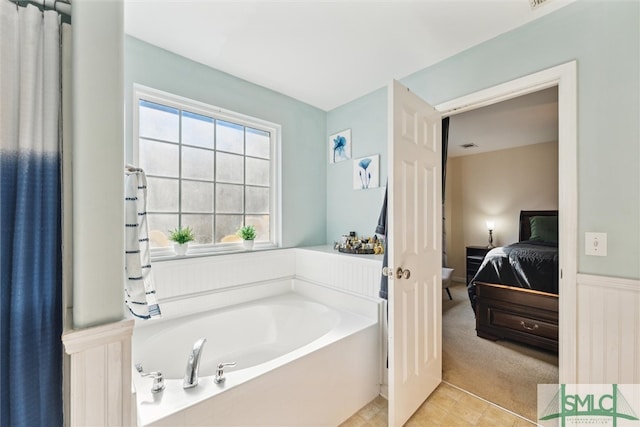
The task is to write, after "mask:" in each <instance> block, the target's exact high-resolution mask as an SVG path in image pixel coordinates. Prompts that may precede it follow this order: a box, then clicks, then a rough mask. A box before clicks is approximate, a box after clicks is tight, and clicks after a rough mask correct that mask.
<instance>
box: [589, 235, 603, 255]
mask: <svg viewBox="0 0 640 427" xmlns="http://www.w3.org/2000/svg"><path fill="white" fill-rule="evenodd" d="M584 237H585V238H584V253H585V254H586V255H594V256H607V233H592V232H587V233H585V236H584Z"/></svg>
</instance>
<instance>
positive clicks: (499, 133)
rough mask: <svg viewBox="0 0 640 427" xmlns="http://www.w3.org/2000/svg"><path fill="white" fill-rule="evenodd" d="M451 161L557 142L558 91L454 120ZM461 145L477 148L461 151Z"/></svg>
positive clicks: (494, 105)
mask: <svg viewBox="0 0 640 427" xmlns="http://www.w3.org/2000/svg"><path fill="white" fill-rule="evenodd" d="M449 120H450V122H449V145H448V150H447V154H448V155H449V157H457V156H464V155H469V154H479V153H486V152H489V151H496V150H504V149H506V148H516V147H522V146H525V145H532V144H539V143H542V142H552V141H557V140H558V88H557V87H551V88H549V89H545V90H542V91H539V92H534V93H531V94H528V95H525V96H520V97H518V98H513V99H510V100H507V101H502V102H500V103H497V104H493V105H490V106H488V107H483V108H479V109H477V110H471V111H468V112H465V113H460V114H456V115H453V116H451V118H450V119H449ZM462 144H475V145H476V146H475V147H471V148H466V149H465V148H462V147H461V145H462Z"/></svg>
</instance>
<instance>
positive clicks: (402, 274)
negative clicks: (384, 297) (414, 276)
mask: <svg viewBox="0 0 640 427" xmlns="http://www.w3.org/2000/svg"><path fill="white" fill-rule="evenodd" d="M396 277H397V278H398V279H408V278H409V277H411V271H409V269H408V268H407V269H405V270H403V269H402V267H398V270H397V271H396Z"/></svg>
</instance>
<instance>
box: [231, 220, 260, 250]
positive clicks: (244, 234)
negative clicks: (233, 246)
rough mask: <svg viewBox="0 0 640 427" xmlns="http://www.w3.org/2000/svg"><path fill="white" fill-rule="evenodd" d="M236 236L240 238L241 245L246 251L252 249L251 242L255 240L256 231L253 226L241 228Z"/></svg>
mask: <svg viewBox="0 0 640 427" xmlns="http://www.w3.org/2000/svg"><path fill="white" fill-rule="evenodd" d="M236 234H237V235H238V236H240V238H242V244H243V245H244V248H245V249H246V250H248V251H250V250H251V249H253V241H254V240H255V238H256V229H255V227H254V226H253V225H245V226H244V227H241V228H240V229H239V230H238V232H237V233H236Z"/></svg>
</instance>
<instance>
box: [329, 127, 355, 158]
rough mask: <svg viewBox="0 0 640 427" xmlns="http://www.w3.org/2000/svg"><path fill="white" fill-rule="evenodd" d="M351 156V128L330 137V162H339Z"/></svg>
mask: <svg viewBox="0 0 640 427" xmlns="http://www.w3.org/2000/svg"><path fill="white" fill-rule="evenodd" d="M350 158H351V129H346V130H343V131H342V132H338V133H335V134H333V135H331V136H330V137H329V162H331V163H337V162H341V161H343V160H349V159H350Z"/></svg>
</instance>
